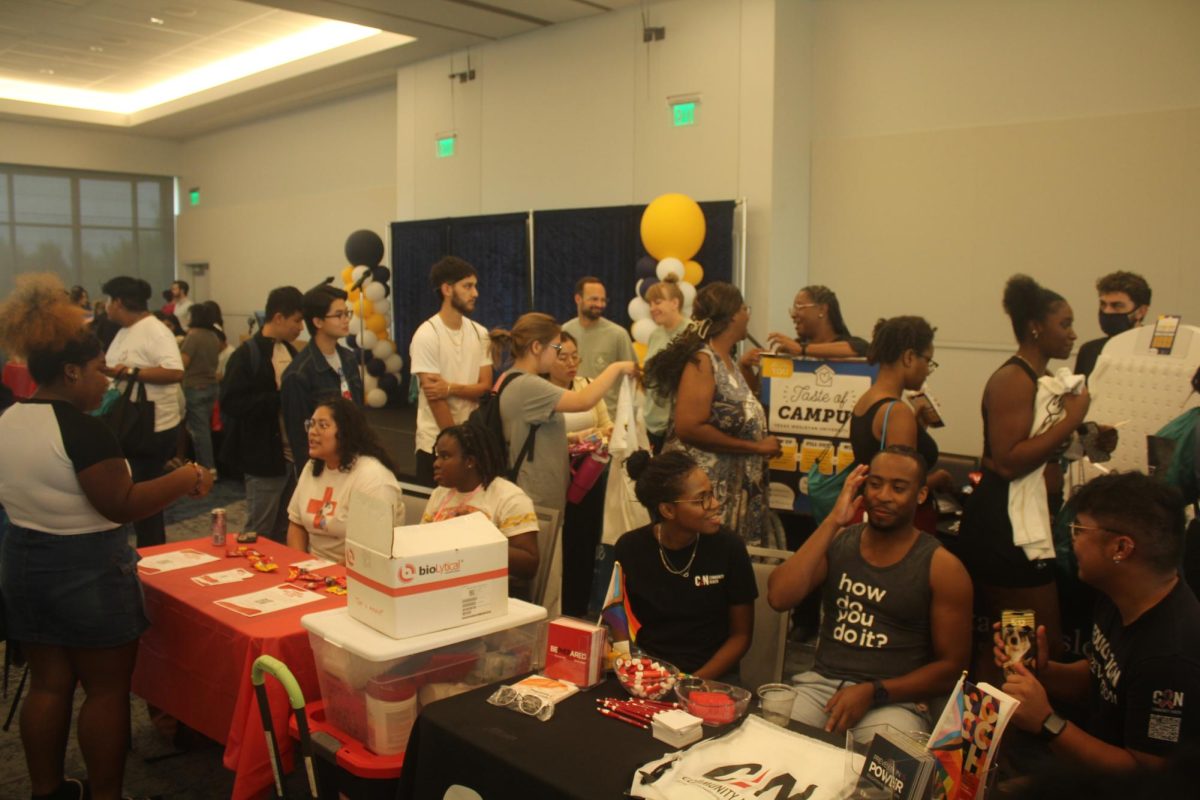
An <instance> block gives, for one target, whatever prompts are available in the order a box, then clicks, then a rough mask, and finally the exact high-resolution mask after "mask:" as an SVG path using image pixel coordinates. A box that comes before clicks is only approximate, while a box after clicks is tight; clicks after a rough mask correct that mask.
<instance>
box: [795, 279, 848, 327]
mask: <svg viewBox="0 0 1200 800" xmlns="http://www.w3.org/2000/svg"><path fill="white" fill-rule="evenodd" d="M800 291H802V292H804V293H805V294H806V295H808V296H809V297H810V298H812V301H813V302H814V303H816V304H817V305H820V306H825V308H826V313H827V314H829V324H830V325H831V326H832V327H833V332H834V333H836V334H837V335H838V336H849V335H850V329H849V328H847V327H846V321H845V320H843V319H842V306H841V303H839V302H838V296H837V295H836V294H835V293H834V291H833V289H830V288H829V287H828V286H820V285H813V286H805V287H804V288H803V289H801V290H800Z"/></svg>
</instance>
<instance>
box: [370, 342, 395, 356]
mask: <svg viewBox="0 0 1200 800" xmlns="http://www.w3.org/2000/svg"><path fill="white" fill-rule="evenodd" d="M394 352H396V345H394V344H392V343H391V342H390V341H388V340H387V339H380V340H379V343H378V344H376V345H375V346H374V347H372V348H371V355H373V356H375V357H376V358H387V357H388V356H390V355H391V354H392V353H394Z"/></svg>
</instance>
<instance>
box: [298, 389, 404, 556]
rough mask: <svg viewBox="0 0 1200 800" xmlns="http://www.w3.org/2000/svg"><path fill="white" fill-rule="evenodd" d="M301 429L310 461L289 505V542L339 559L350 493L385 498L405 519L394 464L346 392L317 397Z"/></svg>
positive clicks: (399, 519)
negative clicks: (304, 436) (320, 400)
mask: <svg viewBox="0 0 1200 800" xmlns="http://www.w3.org/2000/svg"><path fill="white" fill-rule="evenodd" d="M304 428H305V430H306V431H308V457H309V462H308V464H306V465H305V467H304V470H303V471H302V472H301V473H300V478H299V481H298V482H297V483H296V491H295V492H294V493H293V494H292V501H291V503H290V504H289V505H288V522H289V524H288V533H287V543H288V547H292V548H295V549H296V550H304V551H307V552H309V553H312V554H313V555H314V556H317V557H318V558H324V559H327V560H329V561H334V562H336V563H338V564H341V563H343V562H344V561H345V548H346V519H347V517H348V516H349V514H350V503H351V499H350V495H351V494H352V493H354V492H367V493H369V494H372V495H374V496H376V497H379V498H381V499H385V500H388V501H389V502H391V503H392V505H393V508H394V509H395V518H396V524H398V525H400V524H403V523H404V500H403V499H402V498H401V491H400V482H399V481H398V480H396V466H395V464H393V463H392V459H391V457H390V456H389V455H388V454H387V451H385V450H384V449H383V445H381V444H380V443H379V439H378V438H377V437H376V436H375V432H374V431H372V430H371V428H370V427H368V425H367V419H366V417H365V416H363V412H362V411H361V410H360V409H359V407H358V406H356V405H355V404H354V402H353V401H351V400H347V399H346V398H344V397H331V398H329V399H327V400H323V401H322V402H320V403H319V404H318V405H317V408H316V410H315V411H313V415H312V418H310V419H308V420H305V422H304Z"/></svg>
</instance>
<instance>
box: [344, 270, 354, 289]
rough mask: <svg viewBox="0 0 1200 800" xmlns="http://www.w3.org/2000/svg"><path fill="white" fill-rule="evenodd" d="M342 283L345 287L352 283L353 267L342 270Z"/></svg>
mask: <svg viewBox="0 0 1200 800" xmlns="http://www.w3.org/2000/svg"><path fill="white" fill-rule="evenodd" d="M342 283H344V284H346V285H347V286H349V285H350V284H352V283H354V267H346V268H345V269H343V270H342Z"/></svg>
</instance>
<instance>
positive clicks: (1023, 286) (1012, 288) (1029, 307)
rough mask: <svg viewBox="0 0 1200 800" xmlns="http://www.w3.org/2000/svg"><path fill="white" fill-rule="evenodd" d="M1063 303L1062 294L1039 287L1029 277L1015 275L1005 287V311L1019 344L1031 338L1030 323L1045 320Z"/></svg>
mask: <svg viewBox="0 0 1200 800" xmlns="http://www.w3.org/2000/svg"><path fill="white" fill-rule="evenodd" d="M1062 302H1064V300H1063V296H1062V295H1061V294H1059V293H1058V292H1052V291H1050V290H1049V289H1047V288H1045V287H1043V286H1041V285H1039V284H1038V282H1037V281H1035V280H1034V279H1033V278H1031V277H1029V276H1028V275H1013V276H1012V277H1011V278H1009V279H1008V283H1006V284H1005V285H1004V311H1005V313H1007V314H1008V317H1009V319H1011V320H1012V329H1013V334H1014V335H1015V336H1016V337H1017V341H1018V342H1023V341H1025V340H1026V339H1028V338H1029V336H1030V328H1029V323H1031V322H1040V321H1041V320H1044V319H1045V318H1046V317H1047V315H1049V314H1050V312H1052V311H1053V310H1054V307H1055V306H1057V305H1058V304H1059V303H1062Z"/></svg>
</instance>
